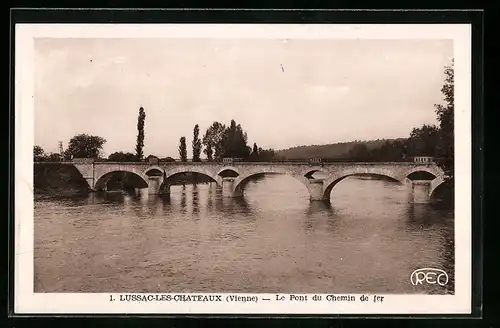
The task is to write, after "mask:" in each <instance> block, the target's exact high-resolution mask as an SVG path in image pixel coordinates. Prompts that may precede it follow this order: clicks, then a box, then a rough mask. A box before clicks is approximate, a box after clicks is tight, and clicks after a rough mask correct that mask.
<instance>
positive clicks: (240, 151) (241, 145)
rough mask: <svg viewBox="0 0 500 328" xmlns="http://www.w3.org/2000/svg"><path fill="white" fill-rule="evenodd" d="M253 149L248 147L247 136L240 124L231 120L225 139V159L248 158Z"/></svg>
mask: <svg viewBox="0 0 500 328" xmlns="http://www.w3.org/2000/svg"><path fill="white" fill-rule="evenodd" d="M250 151H251V148H249V147H248V146H247V134H246V133H245V131H243V129H242V127H241V125H240V124H236V121H235V120H231V124H230V126H229V127H228V128H227V129H226V133H225V138H224V157H236V158H244V159H246V158H248V157H249V156H250Z"/></svg>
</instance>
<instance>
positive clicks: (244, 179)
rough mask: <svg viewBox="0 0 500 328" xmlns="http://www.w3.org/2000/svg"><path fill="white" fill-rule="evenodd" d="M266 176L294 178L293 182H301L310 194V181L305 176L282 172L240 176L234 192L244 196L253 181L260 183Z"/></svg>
mask: <svg viewBox="0 0 500 328" xmlns="http://www.w3.org/2000/svg"><path fill="white" fill-rule="evenodd" d="M266 176H283V177H289V178H293V179H292V180H296V181H299V182H301V183H300V184H301V185H302V186H303V187H304V188H306V190H307V191H308V193H309V188H308V185H309V179H307V178H306V177H304V176H297V175H292V174H287V173H281V172H255V173H249V174H247V175H244V176H239V177H238V178H236V180H235V181H234V187H233V188H234V191H235V194H237V195H241V196H243V193H244V190H245V187H246V186H247V185H248V183H250V182H253V181H258V180H262V179H264V178H265V177H266Z"/></svg>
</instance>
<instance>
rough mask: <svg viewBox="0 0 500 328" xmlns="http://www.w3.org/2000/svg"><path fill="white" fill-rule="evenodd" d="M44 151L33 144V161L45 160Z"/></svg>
mask: <svg viewBox="0 0 500 328" xmlns="http://www.w3.org/2000/svg"><path fill="white" fill-rule="evenodd" d="M45 157H46V155H45V151H44V150H43V148H42V147H40V146H34V147H33V161H35V162H41V161H44V160H45Z"/></svg>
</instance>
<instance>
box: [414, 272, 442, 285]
mask: <svg viewBox="0 0 500 328" xmlns="http://www.w3.org/2000/svg"><path fill="white" fill-rule="evenodd" d="M410 281H411V284H412V285H414V286H417V285H422V284H424V283H426V284H429V285H435V284H438V285H440V286H446V284H448V274H447V273H446V272H444V271H443V270H441V269H434V268H422V269H417V270H415V271H413V272H412V274H411V276H410Z"/></svg>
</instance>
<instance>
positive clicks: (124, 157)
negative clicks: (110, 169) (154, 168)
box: [108, 151, 136, 162]
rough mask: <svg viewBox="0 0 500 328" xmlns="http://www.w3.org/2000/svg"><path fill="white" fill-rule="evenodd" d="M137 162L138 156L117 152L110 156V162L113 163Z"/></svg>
mask: <svg viewBox="0 0 500 328" xmlns="http://www.w3.org/2000/svg"><path fill="white" fill-rule="evenodd" d="M135 160H136V155H134V154H132V153H129V152H123V151H119V152H118V151H117V152H114V153H112V154H111V155H109V156H108V161H111V162H133V161H135Z"/></svg>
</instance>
